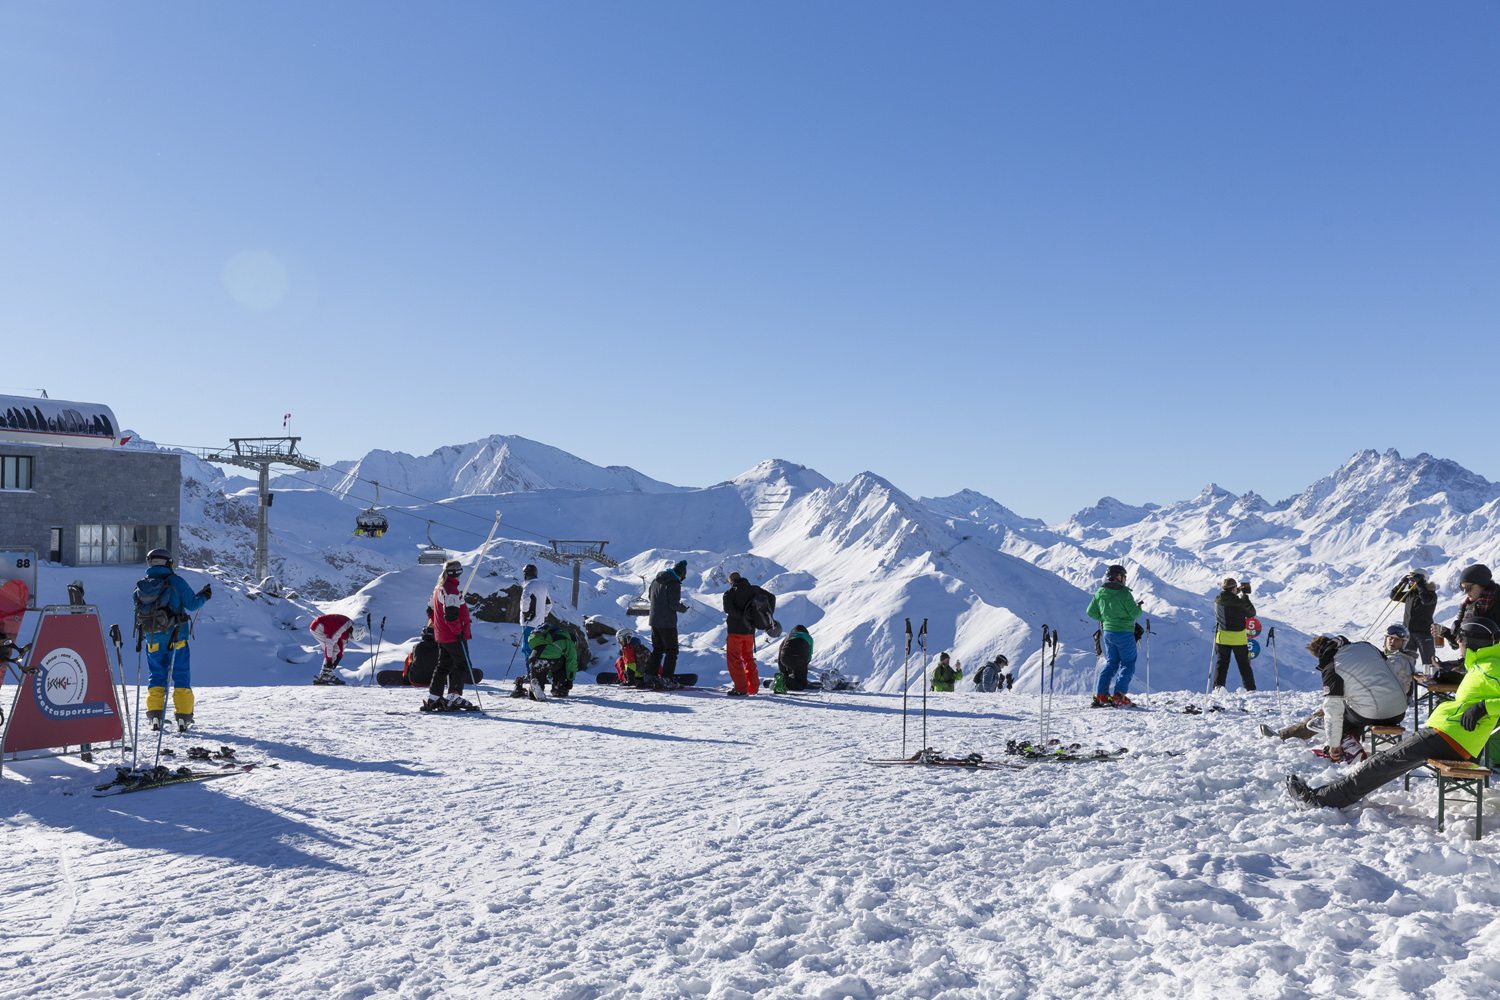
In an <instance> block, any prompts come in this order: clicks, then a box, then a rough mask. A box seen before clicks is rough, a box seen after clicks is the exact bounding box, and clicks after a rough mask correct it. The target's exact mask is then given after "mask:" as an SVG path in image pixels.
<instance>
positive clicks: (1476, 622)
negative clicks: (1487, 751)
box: [1286, 617, 1500, 809]
mask: <svg viewBox="0 0 1500 1000" xmlns="http://www.w3.org/2000/svg"><path fill="white" fill-rule="evenodd" d="M1459 634H1460V636H1462V638H1463V639H1464V642H1465V645H1466V646H1467V649H1466V651H1465V653H1464V667H1465V668H1466V669H1467V673H1465V674H1464V679H1463V681H1462V682H1461V683H1460V684H1459V685H1458V690H1457V691H1455V692H1454V693H1453V700H1452V701H1446V702H1443V704H1441V705H1439V706H1438V707H1437V708H1435V709H1433V711H1432V714H1431V715H1430V716H1428V717H1427V724H1426V725H1425V726H1422V727H1421V728H1420V729H1418V730H1417V731H1416V732H1415V733H1414V734H1412V735H1411V736H1408V737H1407V738H1406V739H1404V740H1402V741H1401V742H1400V743H1398V744H1396V745H1395V746H1394V747H1392V748H1391V749H1389V750H1382V751H1381V752H1380V753H1378V754H1376V755H1375V756H1373V757H1371V758H1370V759H1369V760H1368V761H1366V762H1365V764H1364V766H1363V767H1359V768H1355V769H1354V770H1353V771H1352V772H1350V773H1349V774H1348V775H1346V776H1345V777H1343V778H1341V779H1340V780H1338V781H1335V782H1333V783H1332V784H1329V785H1323V786H1321V787H1318V788H1312V787H1309V786H1308V784H1307V782H1305V781H1303V780H1302V779H1301V778H1299V777H1298V776H1297V775H1295V774H1291V775H1287V779H1286V788H1287V794H1289V795H1291V797H1292V798H1293V799H1295V800H1297V801H1298V802H1301V803H1303V804H1304V805H1309V806H1327V807H1330V808H1334V809H1338V808H1342V807H1343V806H1347V805H1350V804H1351V803H1354V802H1358V801H1359V800H1360V799H1362V798H1364V797H1365V796H1366V795H1368V794H1370V793H1371V792H1373V791H1374V790H1375V789H1377V788H1379V787H1380V786H1381V785H1383V784H1385V783H1386V782H1387V781H1391V780H1392V779H1395V778H1399V777H1401V776H1402V775H1403V774H1405V773H1406V772H1408V771H1410V770H1413V769H1414V768H1418V767H1421V766H1422V764H1423V763H1424V762H1425V761H1426V760H1427V759H1428V758H1429V757H1432V758H1436V759H1438V760H1469V759H1471V758H1474V757H1477V756H1479V754H1480V753H1481V752H1482V751H1483V750H1484V745H1485V744H1486V743H1488V742H1489V739H1490V736H1491V735H1492V734H1493V733H1494V731H1495V726H1496V724H1497V723H1500V624H1497V623H1496V622H1494V621H1493V620H1491V619H1489V618H1474V617H1470V618H1467V619H1465V620H1464V622H1463V624H1462V625H1461V626H1460V628H1459Z"/></svg>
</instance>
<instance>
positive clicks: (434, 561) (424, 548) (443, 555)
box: [417, 521, 448, 566]
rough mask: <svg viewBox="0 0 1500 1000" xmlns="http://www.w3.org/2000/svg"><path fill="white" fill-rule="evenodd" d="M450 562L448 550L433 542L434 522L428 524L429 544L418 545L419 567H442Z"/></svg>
mask: <svg viewBox="0 0 1500 1000" xmlns="http://www.w3.org/2000/svg"><path fill="white" fill-rule="evenodd" d="M447 561H448V550H447V549H445V548H443V547H442V546H441V545H439V544H437V543H436V542H434V541H433V540H432V522H431V521H428V522H427V544H426V545H422V544H421V543H418V545H417V565H418V566H441V565H443V564H444V563H446V562H447Z"/></svg>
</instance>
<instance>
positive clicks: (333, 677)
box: [307, 615, 357, 684]
mask: <svg viewBox="0 0 1500 1000" xmlns="http://www.w3.org/2000/svg"><path fill="white" fill-rule="evenodd" d="M307 630H308V631H309V632H311V633H312V634H313V636H314V637H315V638H316V639H317V640H318V644H319V645H320V646H322V647H323V669H322V670H321V671H320V672H319V673H318V676H316V677H314V678H313V683H314V684H342V683H344V679H343V678H342V677H340V676H339V675H338V674H336V673H334V672H333V668H334V667H336V666H338V665H339V661H341V660H342V659H343V658H344V644H345V643H346V642H348V641H349V640H350V639H354V638H357V637H356V636H355V634H354V622H352V621H350V619H349V616H348V615H319V616H318V617H316V618H314V619H313V620H312V624H311V625H309V626H308V627H307Z"/></svg>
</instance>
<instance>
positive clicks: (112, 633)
mask: <svg viewBox="0 0 1500 1000" xmlns="http://www.w3.org/2000/svg"><path fill="white" fill-rule="evenodd" d="M109 641H110V642H112V643H114V647H115V666H117V667H118V668H119V671H120V703H121V706H122V711H121V714H122V715H123V714H125V713H128V712H129V711H130V688H129V687H127V686H126V684H125V658H124V657H123V656H122V655H121V653H120V647H121V646H123V645H124V644H125V641H124V639H122V638H121V637H120V626H118V625H111V626H110V627H109ZM125 719H126V722H125V723H124V724H122V725H121V728H122V729H124V730H125V733H124V735H126V736H129V737H130V743H131V745H132V746H134V745H135V739H136V737H135V733H134V732H132V731H131V729H130V727H129V725H128V723H129V716H128V715H126V716H125ZM120 763H122V764H123V763H125V747H124V746H123V745H122V746H121V747H120Z"/></svg>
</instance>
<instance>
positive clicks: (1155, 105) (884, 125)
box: [0, 0, 1500, 519]
mask: <svg viewBox="0 0 1500 1000" xmlns="http://www.w3.org/2000/svg"><path fill="white" fill-rule="evenodd" d="M1497 84H1500V7H1497V6H1496V5H1495V4H1493V3H1481V2H1455V3H1451V4H1443V5H1415V4H1409V3H1382V2H1376V3H1371V2H1359V3H1353V2H1328V3H1316V4H1309V3H1302V2H1299V3H1261V2H1257V3H1214V4H1204V3H1200V2H1183V3H1177V2H1141V3H1104V2H1098V3H1067V2H1062V3H1050V2H1049V3H1045V4H1042V3H999V2H993V3H963V2H944V3H929V4H916V3H912V4H897V3H888V2H860V3H852V2H797V3H790V2H769V3H756V4H727V3H689V2H674V3H636V2H632V3H546V4H544V3H529V4H512V3H482V4H479V3H476V4H467V3H440V4H422V5H418V4H404V5H403V4H391V3H366V2H361V3H351V2H325V3H318V4H301V3H257V4H234V5H231V4H201V3H188V2H179V3H156V4H148V5H113V4H83V3H57V4H34V3H14V2H9V0H0V136H3V139H0V150H3V158H0V226H3V230H4V233H5V237H4V239H3V240H0V331H3V333H4V335H5V342H6V344H7V347H8V358H7V361H8V364H7V366H6V371H5V375H4V377H3V378H0V383H3V384H4V385H5V386H6V387H8V388H15V387H32V386H43V387H46V388H47V389H49V390H50V391H51V393H52V395H53V396H56V397H63V398H79V399H86V400H103V401H107V402H109V403H110V404H111V405H112V406H113V407H114V408H115V411H116V413H117V414H118V415H119V417H120V419H121V421H122V422H123V423H124V424H126V425H127V426H130V427H133V428H135V429H136V430H138V431H139V432H140V433H142V434H143V435H145V436H146V437H149V438H152V439H155V440H159V441H164V442H171V443H182V444H206V445H213V444H220V443H222V442H224V441H225V440H227V438H228V437H229V436H231V435H236V436H246V435H254V434H262V433H265V434H272V433H279V431H280V422H281V415H282V413H283V412H286V411H291V412H292V413H293V414H294V417H293V427H292V429H293V431H294V432H295V433H298V434H301V435H302V436H303V438H304V441H303V447H304V449H305V450H306V451H308V452H309V453H311V454H314V455H317V456H319V457H321V458H325V459H330V460H332V459H338V458H350V457H355V456H358V455H360V454H363V453H364V452H365V451H367V450H369V449H371V448H377V447H378V448H388V449H393V450H404V451H410V452H414V453H418V454H425V453H427V452H429V451H431V450H433V449H435V448H437V447H440V446H442V445H445V444H452V443H458V442H462V441H468V440H473V439H475V438H478V437H481V436H483V435H486V434H490V433H514V434H522V435H525V436H527V437H531V438H535V439H537V440H541V441H544V442H547V443H549V444H553V445H556V446H558V447H561V448H564V449H566V450H568V451H571V452H574V453H575V454H578V455H580V456H581V457H583V458H586V459H588V460H590V461H594V462H598V463H600V464H625V465H631V466H634V467H636V468H638V469H640V470H641V471H643V472H645V473H647V474H649V475H652V476H655V477H657V478H660V479H666V480H669V481H672V482H676V483H682V484H689V485H693V484H699V485H706V484H708V483H712V482H715V481H718V480H721V479H725V478H728V477H730V476H732V475H735V474H737V473H738V472H740V471H742V470H744V469H745V468H748V467H749V466H751V465H753V464H754V463H755V462H757V461H758V460H760V459H762V458H766V457H771V456H776V457H783V458H788V459H792V460H794V461H798V462H802V463H804V464H807V465H810V466H813V467H815V468H817V469H818V470H820V471H821V472H823V473H824V474H826V475H828V476H830V477H832V478H834V479H839V480H842V479H846V478H848V477H849V476H851V475H853V474H855V473H857V472H859V471H861V470H865V469H869V470H873V471H875V472H878V473H880V474H881V475H884V476H885V477H887V478H889V479H891V480H892V481H894V482H895V483H896V484H897V485H898V486H900V487H902V488H903V489H905V490H906V491H908V492H910V493H913V494H923V495H939V494H946V493H951V492H953V491H956V490H958V489H961V488H964V487H971V488H974V489H978V490H980V491H982V492H985V493H988V494H990V495H992V496H994V497H995V498H996V499H999V500H1000V501H1001V502H1003V503H1005V504H1007V505H1009V506H1011V507H1013V508H1015V509H1016V510H1018V511H1019V512H1020V513H1023V514H1027V515H1031V516H1040V517H1045V518H1048V519H1058V518H1061V517H1063V516H1066V515H1067V514H1068V513H1071V512H1072V511H1074V510H1076V509H1078V508H1080V507H1083V506H1086V505H1087V504H1089V503H1092V502H1093V501H1094V500H1096V499H1097V498H1098V497H1100V496H1102V495H1105V494H1111V495H1114V496H1117V497H1119V498H1121V499H1123V500H1126V501H1128V502H1132V503H1141V502H1145V501H1155V502H1170V501H1172V500H1176V499H1181V498H1183V497H1186V496H1190V495H1192V494H1194V493H1196V492H1197V491H1198V489H1199V488H1200V487H1201V486H1202V485H1203V484H1204V483H1206V482H1208V481H1210V480H1212V481H1215V482H1218V483H1220V484H1221V485H1223V486H1225V487H1226V488H1229V489H1232V490H1235V491H1236V492H1242V491H1245V490H1250V489H1254V490H1256V491H1258V492H1260V493H1262V494H1264V495H1266V496H1267V497H1268V498H1269V499H1272V500H1278V499H1281V498H1283V497H1285V496H1287V495H1289V494H1291V493H1294V492H1296V491H1298V490H1300V489H1301V488H1302V487H1304V486H1305V485H1307V484H1308V483H1310V482H1312V481H1313V480H1314V479H1316V478H1317V477H1319V476H1321V475H1323V474H1326V473H1327V472H1329V471H1331V470H1332V469H1333V468H1335V467H1337V466H1338V465H1339V464H1341V463H1342V462H1343V461H1344V460H1345V459H1346V458H1347V457H1348V456H1349V455H1350V454H1351V453H1353V452H1354V451H1356V450H1358V449H1360V448H1365V447H1373V448H1378V449H1384V448H1388V447H1394V448H1397V449H1399V450H1400V451H1401V452H1402V453H1403V454H1415V453H1417V452H1421V451H1429V452H1432V453H1434V454H1437V455H1441V456H1443V457H1447V458H1452V459H1455V460H1457V461H1459V462H1461V463H1463V464H1464V465H1467V466H1468V467H1470V468H1472V469H1474V470H1475V471H1477V472H1479V473H1481V474H1483V475H1485V476H1487V477H1489V478H1491V479H1500V454H1497V452H1496V451H1495V449H1494V448H1493V446H1492V444H1491V441H1492V438H1493V435H1492V434H1491V433H1489V429H1488V427H1487V426H1480V425H1476V424H1475V423H1474V422H1473V414H1474V412H1475V411H1473V410H1468V411H1466V409H1465V407H1464V406H1463V401H1464V400H1465V399H1469V400H1474V401H1476V405H1478V406H1479V407H1481V408H1487V407H1490V406H1491V404H1490V402H1489V400H1488V393H1487V390H1485V389H1484V388H1483V387H1484V386H1488V385H1491V384H1493V381H1494V365H1495V363H1496V362H1497V361H1500V348H1497V346H1496V342H1495V337H1496V334H1497V333H1500V329H1497V317H1500V282H1497V280H1496V279H1497V276H1500V184H1497V183H1496V180H1495V179H1496V178H1497V177H1500V128H1497V122H1500V118H1497V115H1496V110H1495V109H1496V107H1497V104H1500V102H1497V98H1500V85H1497ZM1484 370H1487V371H1488V373H1489V374H1488V375H1486V376H1485V377H1484V378H1483V379H1482V381H1478V382H1476V381H1474V380H1473V373H1474V372H1476V371H1484Z"/></svg>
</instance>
